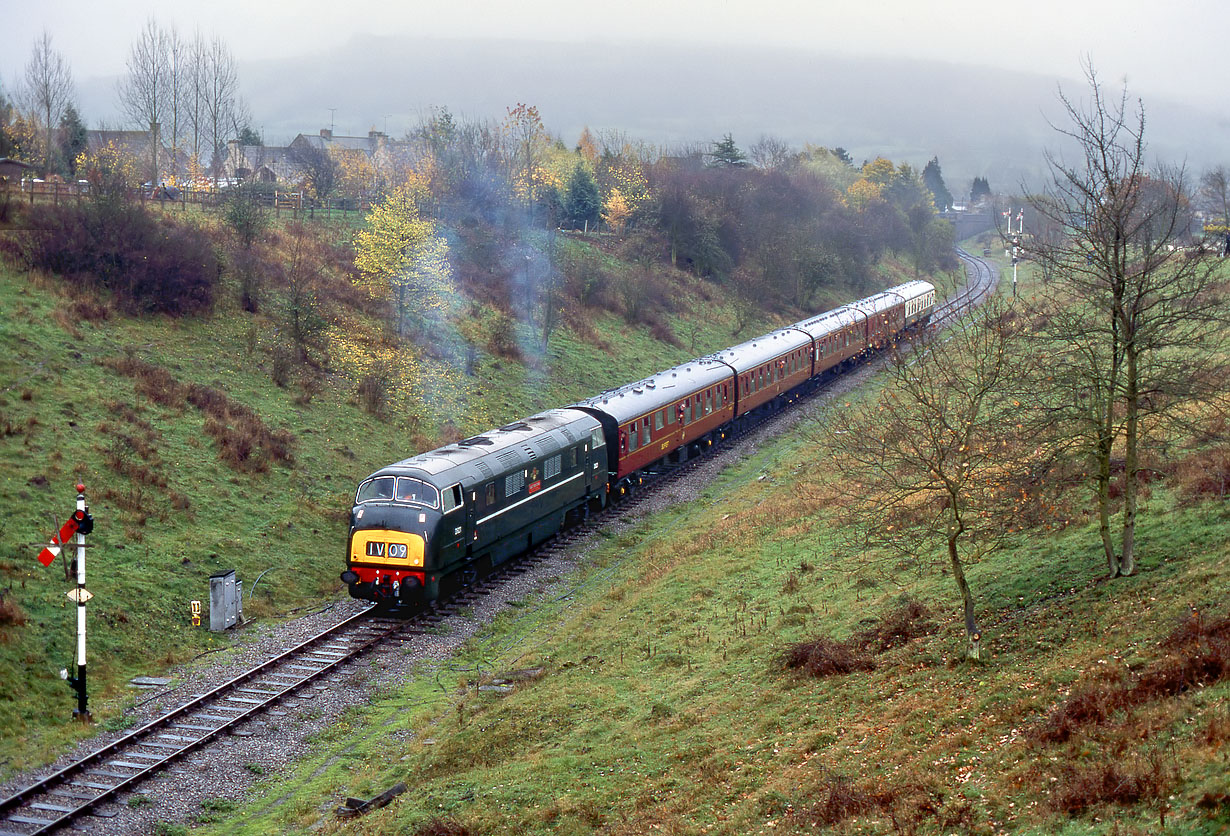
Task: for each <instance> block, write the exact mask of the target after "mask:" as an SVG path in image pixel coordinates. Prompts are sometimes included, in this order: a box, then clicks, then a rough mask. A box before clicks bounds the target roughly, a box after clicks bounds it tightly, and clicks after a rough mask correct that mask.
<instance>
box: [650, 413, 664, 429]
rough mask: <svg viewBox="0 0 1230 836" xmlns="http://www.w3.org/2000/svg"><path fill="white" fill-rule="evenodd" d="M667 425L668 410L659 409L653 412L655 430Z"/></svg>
mask: <svg viewBox="0 0 1230 836" xmlns="http://www.w3.org/2000/svg"><path fill="white" fill-rule="evenodd" d="M665 426H666V410H665V409H659V410H658V411H657V412H655V413H654V414H653V428H654V430H660V429H662V428H663V427H665Z"/></svg>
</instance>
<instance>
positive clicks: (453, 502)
mask: <svg viewBox="0 0 1230 836" xmlns="http://www.w3.org/2000/svg"><path fill="white" fill-rule="evenodd" d="M462 504H463V503H462V495H461V485H453V486H452V487H451V488H445V489H444V513H446V514H447V513H448V512H449V511H452V510H454V509H456V508H460V507H461V506H462Z"/></svg>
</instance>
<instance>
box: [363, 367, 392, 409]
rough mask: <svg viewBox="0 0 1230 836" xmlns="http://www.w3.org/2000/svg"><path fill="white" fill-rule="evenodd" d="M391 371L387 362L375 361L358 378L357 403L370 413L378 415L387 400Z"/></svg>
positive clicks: (390, 383)
mask: <svg viewBox="0 0 1230 836" xmlns="http://www.w3.org/2000/svg"><path fill="white" fill-rule="evenodd" d="M392 388H393V373H392V370H391V369H390V368H389V367H388V364H387V363H384V362H383V361H377V362H375V363H373V364H372V366H371V368H370V369H368V370H367V373H366V374H365V375H363V376H362V377H361V378H359V386H358V390H357V394H358V396H359V404H360V405H361V406H362V407H363V409H364V410H366V411H367V412H368V413H369V414H371V415H380V414H381V413H382V412H383V411H384V408H385V406H387V405H388V402H389V392H390V391H392Z"/></svg>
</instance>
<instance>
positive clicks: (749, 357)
mask: <svg viewBox="0 0 1230 836" xmlns="http://www.w3.org/2000/svg"><path fill="white" fill-rule="evenodd" d="M810 345H811V337H809V336H808V335H807V334H804V333H802V332H801V331H799V330H798V329H796V328H793V327H790V326H787V327H786V328H779V329H778V330H776V331H771V332H770V333H768V334H762V335H761V336H759V337H757V338H756V339H754V340H748V341H747V342H745V343H740V344H739V345H736V346H734V347H732V348H726V349H723V350H721V351H719V352H718V353H717V354H714V355H713V356H714V357H715V358H717V359H718V360H721V361H722V362H723V363H727V364H729V365H731V366H733V367H734V368H735V371H737V372H739V373H740V374H742V373H743V372H745V371H747V370H748V369H753V368H755V367H756V366H759V365H760V364H762V363H767V362H768V361H770V360H772V359H773V358H774V357H780V356H781V355H783V354H785V353H786V352H788V351H794V350H796V349H799V348H803V347H804V346H810Z"/></svg>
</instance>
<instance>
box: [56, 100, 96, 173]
mask: <svg viewBox="0 0 1230 836" xmlns="http://www.w3.org/2000/svg"><path fill="white" fill-rule="evenodd" d="M88 144H89V143H88V142H87V140H86V132H85V123H83V122H82V121H81V116H80V114H78V113H77V108H76V107H74V106H73V105H72V104H69V105H68V106H67V107H65V108H64V115H63V116H62V117H60V128H59V130H58V131H57V133H56V146H57V148H58V151H59V156H60V172H61V173H62V174H65V175H68V176H70V177H74V176H76V174H77V157H79V156H81V154H82V153H84V152H85V149H86V147H87V145H88Z"/></svg>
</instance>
